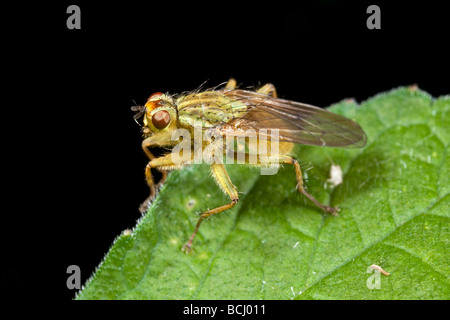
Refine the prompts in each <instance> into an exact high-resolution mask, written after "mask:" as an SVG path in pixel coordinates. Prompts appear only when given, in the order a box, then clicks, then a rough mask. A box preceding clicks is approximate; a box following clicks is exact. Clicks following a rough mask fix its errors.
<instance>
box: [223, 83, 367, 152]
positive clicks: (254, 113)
mask: <svg viewBox="0 0 450 320" xmlns="http://www.w3.org/2000/svg"><path fill="white" fill-rule="evenodd" d="M224 94H225V95H226V96H228V97H230V98H232V99H235V100H239V101H240V102H242V103H244V104H245V105H247V106H248V110H249V111H248V112H247V113H246V114H245V115H244V116H243V117H241V118H239V119H235V120H233V122H232V123H229V125H230V126H231V127H234V128H236V129H242V130H247V129H254V130H260V129H267V130H271V129H278V132H279V139H280V141H287V142H293V143H300V144H305V145H316V146H329V147H341V148H361V147H363V146H364V145H365V144H366V140H367V138H366V134H365V133H364V131H363V129H361V127H360V126H359V125H358V124H357V123H356V122H354V121H352V120H350V119H347V118H345V117H342V116H340V115H337V114H335V113H332V112H329V111H326V110H324V109H321V108H318V107H314V106H311V105H307V104H303V103H299V102H295V101H289V100H284V99H278V98H273V97H270V96H267V95H264V94H260V93H257V92H252V91H247V90H231V91H224Z"/></svg>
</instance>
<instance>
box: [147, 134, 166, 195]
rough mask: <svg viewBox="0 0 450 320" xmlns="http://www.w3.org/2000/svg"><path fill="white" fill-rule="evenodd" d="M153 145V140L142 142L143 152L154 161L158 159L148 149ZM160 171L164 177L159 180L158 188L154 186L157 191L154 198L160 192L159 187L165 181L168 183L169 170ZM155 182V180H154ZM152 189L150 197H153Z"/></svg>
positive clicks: (154, 191)
mask: <svg viewBox="0 0 450 320" xmlns="http://www.w3.org/2000/svg"><path fill="white" fill-rule="evenodd" d="M152 145H153V143H152V142H151V139H145V140H144V141H142V150H144V153H145V154H146V155H147V157H148V158H149V159H150V160H154V159H156V157H155V156H154V155H153V153H152V152H151V151H150V150H149V149H148V148H149V147H150V146H152ZM158 171H159V172H161V174H162V176H161V179H160V180H159V182H158V184H157V185H156V186H154V189H155V190H153V196H154V195H155V193H156V190H158V189H159V187H160V186H161V185H162V184H163V183H164V181H166V179H167V170H159V169H158ZM146 175H147V173H146ZM152 180H153V179H152ZM151 189H152V188H150V196H151V195H152V190H151Z"/></svg>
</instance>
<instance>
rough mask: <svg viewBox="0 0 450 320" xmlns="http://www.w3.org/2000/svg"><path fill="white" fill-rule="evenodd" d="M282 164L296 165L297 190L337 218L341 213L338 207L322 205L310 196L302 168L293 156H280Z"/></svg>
mask: <svg viewBox="0 0 450 320" xmlns="http://www.w3.org/2000/svg"><path fill="white" fill-rule="evenodd" d="M279 160H280V162H281V163H286V164H292V165H294V168H295V175H296V178H297V189H298V191H299V192H300V193H301V194H303V195H304V196H305V197H307V198H308V199H309V200H311V201H312V202H314V204H315V205H316V206H318V207H319V208H321V209H322V210H324V211H325V212H329V213H331V214H332V215H334V216H337V213H338V212H339V208H337V207H330V206H326V205H324V204H322V203H320V202H319V201H317V199H316V198H314V197H313V196H312V195H310V194H309V193H308V192H307V191H306V190H305V188H304V187H303V176H302V169H301V167H300V164H299V163H298V161H297V160H296V159H294V158H293V157H291V156H280V158H279Z"/></svg>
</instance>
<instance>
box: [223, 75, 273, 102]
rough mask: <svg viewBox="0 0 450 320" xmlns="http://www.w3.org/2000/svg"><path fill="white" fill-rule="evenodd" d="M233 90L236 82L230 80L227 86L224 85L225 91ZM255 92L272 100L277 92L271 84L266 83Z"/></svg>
mask: <svg viewBox="0 0 450 320" xmlns="http://www.w3.org/2000/svg"><path fill="white" fill-rule="evenodd" d="M234 89H236V80H235V79H234V78H230V79H229V80H228V82H227V84H226V85H225V90H234ZM256 92H258V93H262V94H267V95H269V96H271V97H273V98H276V97H277V90H276V89H275V86H274V85H273V84H271V83H266V84H265V85H263V86H262V87H261V88H259V89H258V91H256Z"/></svg>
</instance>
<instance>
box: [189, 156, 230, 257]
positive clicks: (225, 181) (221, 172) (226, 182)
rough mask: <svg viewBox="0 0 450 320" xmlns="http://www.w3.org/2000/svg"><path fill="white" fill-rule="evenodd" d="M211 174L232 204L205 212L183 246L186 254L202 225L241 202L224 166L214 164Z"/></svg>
mask: <svg viewBox="0 0 450 320" xmlns="http://www.w3.org/2000/svg"><path fill="white" fill-rule="evenodd" d="M211 173H212V175H213V177H214V179H215V180H216V182H217V184H218V185H219V187H220V189H222V190H223V191H224V192H225V193H226V194H227V195H228V196H229V197H230V200H231V202H230V203H228V204H224V205H222V206H220V207H217V208H214V209H211V210H208V211H205V212H203V213H202V214H201V215H200V218H199V219H198V222H197V225H196V226H195V229H194V232H193V233H192V235H191V236H190V238H189V240H188V242H187V243H186V244H185V245H184V246H183V248H182V250H183V251H185V252H186V253H189V252H190V251H191V248H192V242H193V241H194V238H195V236H196V235H197V232H198V229H199V228H200V225H201V223H202V222H203V220H205V219H206V218H208V217H210V216H212V215H213V214H216V213H219V212H222V211H225V210H228V209H230V208H232V207H234V205H235V204H236V203H237V202H238V201H239V197H238V193H237V190H236V187H235V186H234V185H233V183H232V182H231V179H230V177H229V176H228V173H227V170H226V169H225V166H224V165H223V164H218V163H213V164H211Z"/></svg>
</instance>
